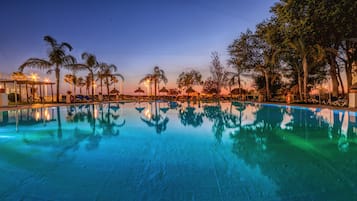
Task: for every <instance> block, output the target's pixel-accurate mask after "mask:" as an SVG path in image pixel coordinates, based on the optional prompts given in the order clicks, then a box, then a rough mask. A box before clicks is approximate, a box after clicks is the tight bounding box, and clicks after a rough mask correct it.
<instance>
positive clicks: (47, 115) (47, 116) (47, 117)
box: [45, 109, 51, 121]
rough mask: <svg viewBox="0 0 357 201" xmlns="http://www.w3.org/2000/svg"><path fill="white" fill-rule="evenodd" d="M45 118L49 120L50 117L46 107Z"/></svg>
mask: <svg viewBox="0 0 357 201" xmlns="http://www.w3.org/2000/svg"><path fill="white" fill-rule="evenodd" d="M45 119H46V120H47V121H49V120H50V119H51V115H50V113H49V112H48V109H46V110H45Z"/></svg>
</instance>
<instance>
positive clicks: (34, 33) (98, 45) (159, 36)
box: [0, 0, 277, 94]
mask: <svg viewBox="0 0 357 201" xmlns="http://www.w3.org/2000/svg"><path fill="white" fill-rule="evenodd" d="M81 2H82V3H81ZM275 2H277V1H273V0H269V1H264V2H261V1H255V2H253V3H252V2H246V1H231V0H226V1H219V2H206V1H200V0H197V1H172V2H170V3H167V2H165V1H160V0H158V1H154V3H148V2H144V1H143V2H141V1H134V2H131V1H120V2H110V1H109V2H105V3H99V2H98V3H97V2H87V1H86V4H84V3H83V1H76V2H74V3H71V6H67V4H69V2H66V1H64V2H42V1H32V2H22V1H8V2H5V3H3V5H2V7H1V8H0V25H1V26H2V27H6V29H2V32H1V33H0V38H1V43H2V45H1V47H0V72H1V73H5V74H11V73H12V72H14V71H17V68H18V67H19V66H20V65H21V64H22V63H23V62H25V61H26V60H27V59H28V58H30V57H37V58H44V59H46V58H47V55H46V50H47V45H46V43H45V42H44V41H43V36H45V35H50V36H52V37H54V38H55V39H56V40H57V41H58V42H68V43H70V44H71V45H72V46H73V51H72V52H70V54H72V55H73V56H75V57H76V58H77V60H78V62H82V60H81V59H80V55H81V54H82V53H83V52H89V53H94V54H95V55H96V56H97V58H98V60H99V61H103V62H107V63H112V64H115V65H116V66H118V72H119V73H121V74H123V75H124V77H125V83H124V85H125V90H124V93H126V94H134V92H133V91H134V90H135V89H136V88H137V87H138V86H139V84H138V83H139V80H140V79H141V78H142V77H143V76H145V74H147V73H150V72H151V71H152V69H153V68H154V66H160V68H162V69H163V70H165V72H166V75H167V77H168V80H169V82H168V84H167V88H174V87H175V86H176V79H177V76H178V75H179V74H180V73H181V72H182V71H184V70H189V69H196V70H198V71H200V72H201V73H202V74H203V77H204V78H207V77H208V76H209V65H210V61H211V57H210V55H211V52H213V51H217V52H218V53H219V55H220V57H221V62H222V63H223V64H224V65H225V66H226V60H227V58H228V55H227V47H228V45H229V44H231V43H232V42H233V40H234V39H235V38H237V37H238V36H239V35H240V33H241V32H244V31H246V30H247V29H251V30H254V29H255V25H256V24H258V23H259V22H261V21H263V20H264V19H266V18H268V17H269V16H270V13H269V9H270V7H271V6H273V5H274V3H275ZM92 13H93V14H92ZM98 13H100V14H98ZM24 72H25V73H30V72H35V73H38V74H39V75H40V77H47V78H49V79H52V80H54V75H53V74H52V75H46V74H45V72H43V71H40V70H37V69H30V68H27V69H25V70H24ZM68 73H69V72H68V71H67V70H64V69H63V70H61V84H60V85H61V89H62V90H61V92H62V93H63V92H65V91H67V90H68V88H67V86H68V84H66V83H65V82H64V81H63V76H64V75H65V74H68ZM85 74H87V72H81V73H79V75H82V76H83V75H85Z"/></svg>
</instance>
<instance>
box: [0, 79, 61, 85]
mask: <svg viewBox="0 0 357 201" xmlns="http://www.w3.org/2000/svg"><path fill="white" fill-rule="evenodd" d="M15 81H16V83H17V84H31V85H32V84H33V85H54V84H55V83H54V82H45V81H32V80H5V79H1V80H0V83H14V82H15Z"/></svg>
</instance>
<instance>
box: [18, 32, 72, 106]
mask: <svg viewBox="0 0 357 201" xmlns="http://www.w3.org/2000/svg"><path fill="white" fill-rule="evenodd" d="M44 40H45V41H46V42H47V43H48V44H49V45H50V50H49V51H48V60H45V59H39V58H29V59H28V60H27V61H25V62H24V63H23V64H22V65H21V66H20V67H19V70H20V71H23V70H24V68H25V67H31V68H39V69H42V70H47V72H49V73H50V72H52V70H53V71H55V73H56V74H55V75H56V92H57V94H56V100H57V103H58V102H59V89H60V86H59V85H60V68H61V67H63V66H64V65H68V64H73V63H75V61H76V59H75V58H74V57H73V56H71V55H68V54H67V50H69V51H71V50H72V46H71V45H70V44H69V43H66V42H62V43H57V41H56V40H55V39H54V38H52V37H51V36H45V37H44ZM53 67H54V69H52V68H53Z"/></svg>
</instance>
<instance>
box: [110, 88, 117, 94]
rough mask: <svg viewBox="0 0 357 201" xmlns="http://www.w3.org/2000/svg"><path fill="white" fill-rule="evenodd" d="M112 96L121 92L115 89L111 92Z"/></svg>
mask: <svg viewBox="0 0 357 201" xmlns="http://www.w3.org/2000/svg"><path fill="white" fill-rule="evenodd" d="M110 93H111V94H118V93H119V90H118V89H116V88H114V89H112V90H111V91H110Z"/></svg>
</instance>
